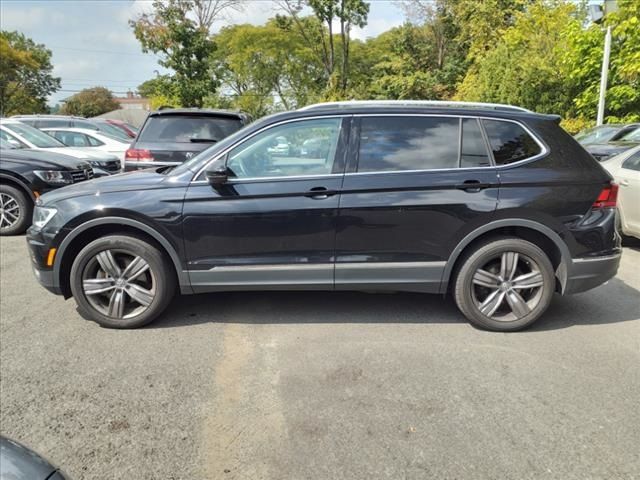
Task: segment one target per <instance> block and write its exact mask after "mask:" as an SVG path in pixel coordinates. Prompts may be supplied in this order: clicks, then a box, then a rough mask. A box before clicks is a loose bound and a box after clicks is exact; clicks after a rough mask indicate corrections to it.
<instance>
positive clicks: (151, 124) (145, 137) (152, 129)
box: [125, 108, 250, 171]
mask: <svg viewBox="0 0 640 480" xmlns="http://www.w3.org/2000/svg"><path fill="white" fill-rule="evenodd" d="M249 121H250V117H249V116H248V115H247V114H245V113H241V112H235V111H228V110H208V109H201V108H180V109H163V110H158V111H157V112H152V113H150V114H149V116H148V117H147V119H146V120H145V122H144V124H143V125H142V127H141V128H140V132H139V133H138V136H137V138H136V139H135V140H134V141H133V143H132V144H131V148H129V150H127V152H126V153H125V170H126V171H130V170H138V169H142V168H149V167H153V166H168V165H179V164H181V163H182V162H184V161H185V160H188V159H190V158H191V157H193V156H194V155H196V154H198V153H200V152H201V151H203V150H205V149H206V148H208V147H210V146H211V144H212V143H216V142H219V141H220V140H222V139H223V138H225V137H227V136H229V135H231V134H232V133H234V132H236V131H238V130H240V129H241V128H242V127H244V126H245V125H247V124H248V123H249Z"/></svg>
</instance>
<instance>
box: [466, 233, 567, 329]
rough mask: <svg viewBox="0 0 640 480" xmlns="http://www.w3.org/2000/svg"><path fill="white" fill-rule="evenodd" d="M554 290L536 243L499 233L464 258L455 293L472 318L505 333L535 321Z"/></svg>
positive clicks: (549, 269) (550, 268)
mask: <svg viewBox="0 0 640 480" xmlns="http://www.w3.org/2000/svg"><path fill="white" fill-rule="evenodd" d="M554 290H555V275H554V272H553V265H552V264H551V261H550V260H549V257H548V256H547V255H546V254H545V253H544V252H543V251H542V250H541V249H540V248H539V247H538V246H536V245H534V244H533V243H531V242H527V241H526V240H522V239H520V238H500V239H494V240H492V241H489V242H486V243H484V244H482V245H479V246H478V247H477V248H476V249H474V250H473V251H471V252H469V253H468V254H467V256H466V257H465V258H464V259H463V261H462V264H461V266H460V269H459V271H458V274H457V276H456V280H455V292H454V296H455V300H456V303H457V305H458V308H459V309H460V311H461V312H462V313H463V314H464V315H465V317H467V319H468V320H469V321H470V322H471V323H473V324H475V325H478V326H480V327H482V328H486V329H489V330H495V331H502V332H508V331H515V330H520V329H523V328H526V327H528V326H529V325H531V324H532V323H533V322H535V321H536V320H538V319H539V318H540V316H541V315H542V314H543V313H544V311H545V310H546V309H547V307H548V306H549V304H550V303H551V299H552V297H553V292H554Z"/></svg>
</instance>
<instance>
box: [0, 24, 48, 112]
mask: <svg viewBox="0 0 640 480" xmlns="http://www.w3.org/2000/svg"><path fill="white" fill-rule="evenodd" d="M0 66H1V68H0V115H3V116H4V115H7V116H8V115H13V114H18V113H22V114H28V113H42V112H46V111H47V106H46V101H47V97H48V96H49V95H51V94H52V93H53V92H55V91H56V90H58V89H59V88H60V79H59V78H57V77H54V76H52V75H51V73H52V71H53V66H52V65H51V51H50V50H47V49H46V48H45V46H44V45H41V44H36V43H35V42H34V41H33V40H31V39H30V38H27V37H25V36H24V35H23V34H21V33H18V32H7V31H4V30H2V31H0Z"/></svg>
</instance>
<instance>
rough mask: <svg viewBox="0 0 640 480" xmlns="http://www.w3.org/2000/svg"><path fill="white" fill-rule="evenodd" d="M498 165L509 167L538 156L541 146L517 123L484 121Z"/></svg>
mask: <svg viewBox="0 0 640 480" xmlns="http://www.w3.org/2000/svg"><path fill="white" fill-rule="evenodd" d="M482 124H483V125H484V129H485V131H486V132H487V137H488V139H489V144H490V145H491V150H492V151H493V158H494V159H495V162H496V165H508V164H510V163H513V162H518V161H520V160H525V159H527V158H531V157H533V156H535V155H538V154H539V153H540V152H541V151H542V149H541V148H540V145H538V143H537V142H536V141H535V140H534V139H533V138H532V137H531V135H529V134H528V133H527V131H526V130H525V129H524V128H523V127H522V126H521V125H518V124H517V123H513V122H505V121H501V120H486V119H485V120H482Z"/></svg>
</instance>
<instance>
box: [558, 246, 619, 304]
mask: <svg viewBox="0 0 640 480" xmlns="http://www.w3.org/2000/svg"><path fill="white" fill-rule="evenodd" d="M621 258H622V253H615V254H612V255H607V256H604V257H592V258H590V257H586V258H574V259H572V260H571V267H570V268H569V275H568V277H567V283H566V286H565V288H564V292H563V293H564V294H565V295H569V294H572V293H580V292H585V291H587V290H591V289H592V288H595V287H597V286H599V285H602V284H603V283H605V282H606V281H607V280H610V279H612V278H613V277H614V276H615V275H616V273H617V272H618V267H619V266H620V259H621Z"/></svg>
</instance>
